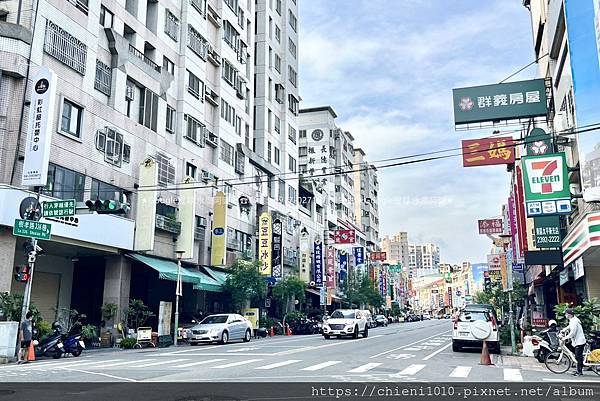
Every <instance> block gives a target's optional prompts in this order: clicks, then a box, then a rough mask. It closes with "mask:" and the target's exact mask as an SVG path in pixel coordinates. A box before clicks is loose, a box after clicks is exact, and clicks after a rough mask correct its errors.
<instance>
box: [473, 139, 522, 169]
mask: <svg viewBox="0 0 600 401" xmlns="http://www.w3.org/2000/svg"><path fill="white" fill-rule="evenodd" d="M461 143H462V157H463V167H476V166H493V165H496V164H512V163H514V162H515V146H514V141H513V139H512V138H511V137H501V138H479V139H465V140H463V141H462V142H461Z"/></svg>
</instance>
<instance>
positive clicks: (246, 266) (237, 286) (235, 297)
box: [223, 259, 267, 311]
mask: <svg viewBox="0 0 600 401" xmlns="http://www.w3.org/2000/svg"><path fill="white" fill-rule="evenodd" d="M259 266H260V262H259V261H256V262H251V261H248V260H243V259H238V260H236V261H235V263H234V264H233V266H231V267H230V268H229V276H228V277H227V280H226V281H225V284H224V285H223V290H224V291H225V292H226V293H228V294H230V295H231V301H232V302H233V306H234V308H235V310H237V311H239V310H241V309H242V308H244V307H247V306H249V303H252V302H258V301H259V300H260V299H262V298H264V296H265V294H266V291H267V285H266V282H265V277H264V276H263V275H262V274H260V272H259Z"/></svg>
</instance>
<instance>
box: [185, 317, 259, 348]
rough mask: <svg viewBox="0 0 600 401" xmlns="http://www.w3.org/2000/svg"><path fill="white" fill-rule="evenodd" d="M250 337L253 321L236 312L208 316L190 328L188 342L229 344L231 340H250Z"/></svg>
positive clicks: (193, 343) (194, 343) (195, 343)
mask: <svg viewBox="0 0 600 401" xmlns="http://www.w3.org/2000/svg"><path fill="white" fill-rule="evenodd" d="M250 338H252V323H250V321H248V320H247V319H246V318H245V317H243V316H242V315H238V314H236V313H225V314H221V315H210V316H207V317H205V318H204V320H202V321H201V322H200V323H198V324H197V325H195V326H194V327H192V328H191V329H189V333H188V342H189V343H190V344H191V345H197V344H198V343H201V342H219V343H221V344H227V343H228V342H229V340H244V341H245V342H248V341H250Z"/></svg>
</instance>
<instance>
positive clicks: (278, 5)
mask: <svg viewBox="0 0 600 401" xmlns="http://www.w3.org/2000/svg"><path fill="white" fill-rule="evenodd" d="M275 1H277V3H276V5H275V10H276V11H277V14H279V15H281V1H282V0H275Z"/></svg>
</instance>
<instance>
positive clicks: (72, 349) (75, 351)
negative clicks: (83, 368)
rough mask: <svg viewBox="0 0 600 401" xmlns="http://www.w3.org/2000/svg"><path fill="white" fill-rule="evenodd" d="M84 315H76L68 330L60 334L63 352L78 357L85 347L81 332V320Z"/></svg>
mask: <svg viewBox="0 0 600 401" xmlns="http://www.w3.org/2000/svg"><path fill="white" fill-rule="evenodd" d="M85 317H86V316H85V315H78V316H77V319H76V320H75V323H73V325H72V326H71V329H70V330H69V332H68V333H67V334H65V335H63V336H62V341H63V345H64V347H63V353H65V354H71V355H73V356H75V357H78V356H79V355H81V353H82V352H83V350H84V349H85V343H84V342H83V335H82V334H81V329H82V320H83V319H85Z"/></svg>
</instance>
